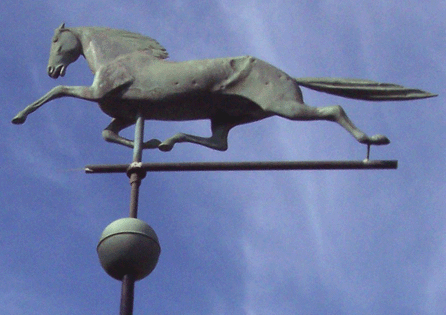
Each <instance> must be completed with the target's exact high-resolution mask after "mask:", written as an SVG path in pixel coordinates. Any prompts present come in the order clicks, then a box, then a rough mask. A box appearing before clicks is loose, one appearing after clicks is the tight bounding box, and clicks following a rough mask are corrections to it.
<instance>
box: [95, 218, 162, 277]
mask: <svg viewBox="0 0 446 315" xmlns="http://www.w3.org/2000/svg"><path fill="white" fill-rule="evenodd" d="M160 252H161V247H160V244H159V241H158V236H157V235H156V233H155V231H154V230H153V229H152V228H151V227H150V226H149V225H148V224H147V223H145V222H144V221H141V220H139V219H136V218H122V219H118V220H116V221H114V222H112V223H110V224H109V225H108V226H107V227H106V228H105V229H104V231H103V232H102V235H101V238H100V240H99V244H98V246H97V253H98V256H99V261H100V262H101V265H102V267H103V268H104V270H105V271H106V272H107V273H108V274H109V275H110V276H111V277H113V278H115V279H117V280H122V279H123V278H124V276H125V275H131V276H132V277H133V278H134V279H135V280H141V279H143V278H145V277H146V276H148V275H149V274H150V273H151V272H152V271H153V270H154V269H155V267H156V264H157V262H158V258H159V256H160Z"/></svg>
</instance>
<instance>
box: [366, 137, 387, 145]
mask: <svg viewBox="0 0 446 315" xmlns="http://www.w3.org/2000/svg"><path fill="white" fill-rule="evenodd" d="M389 143H390V140H389V139H388V138H387V137H386V136H383V135H374V136H372V137H370V144H373V145H386V144H389Z"/></svg>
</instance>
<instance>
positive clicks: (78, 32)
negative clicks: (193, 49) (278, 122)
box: [12, 24, 435, 151]
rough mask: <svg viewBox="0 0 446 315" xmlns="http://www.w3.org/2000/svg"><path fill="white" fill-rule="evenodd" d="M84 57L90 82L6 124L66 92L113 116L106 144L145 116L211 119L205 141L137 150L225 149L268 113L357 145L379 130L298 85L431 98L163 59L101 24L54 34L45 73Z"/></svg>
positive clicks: (382, 97) (245, 61)
mask: <svg viewBox="0 0 446 315" xmlns="http://www.w3.org/2000/svg"><path fill="white" fill-rule="evenodd" d="M80 55H83V56H84V57H85V59H86V60H87V62H88V65H89V67H90V69H91V71H92V72H93V73H94V80H93V84H92V85H91V86H62V85H59V86H56V87H55V88H53V89H52V90H50V91H49V92H48V93H47V94H45V95H44V96H43V97H41V98H40V99H38V100H37V101H35V102H33V103H32V104H30V105H28V106H27V107H26V108H25V109H24V110H22V111H21V112H19V113H18V114H17V115H16V116H15V117H14V119H13V120H12V122H13V123H14V124H22V123H24V122H25V120H26V118H27V116H28V115H29V114H30V113H32V112H34V111H35V110H37V109H38V108H39V107H40V106H42V105H44V104H45V103H47V102H49V101H51V100H54V99H56V98H60V97H65V96H70V97H75V98H80V99H84V100H88V101H93V102H97V103H98V104H99V107H100V108H101V110H102V111H103V112H104V113H106V114H107V115H109V116H111V117H112V118H113V119H112V121H111V123H110V124H109V125H108V126H107V127H106V128H105V130H104V131H103V132H102V136H103V137H104V139H105V140H106V141H109V142H114V143H118V144H122V145H125V146H127V147H131V148H132V147H133V145H134V144H133V141H132V140H129V139H126V138H123V137H121V136H120V135H119V132H120V131H121V130H122V129H124V128H126V127H129V126H131V125H133V124H135V122H136V116H137V114H138V113H140V114H141V115H142V116H143V117H144V119H147V120H149V119H152V120H165V121H182V120H198V119H210V121H211V129H212V135H211V137H209V138H203V137H198V136H194V135H189V134H184V133H179V134H176V135H174V136H172V137H170V138H168V139H167V140H164V141H160V140H158V139H152V140H149V141H146V142H144V143H143V149H155V148H158V149H160V150H162V151H170V150H171V149H172V148H173V146H174V145H175V144H176V143H178V142H191V143H196V144H200V145H203V146H206V147H209V148H212V149H216V150H221V151H224V150H226V149H227V147H228V144H227V138H228V133H229V131H230V130H231V128H233V127H235V126H237V125H241V124H245V123H250V122H255V121H258V120H261V119H264V118H267V117H270V116H273V115H278V116H281V117H284V118H287V119H291V120H296V121H309V120H327V121H334V122H336V123H338V124H339V125H341V126H342V127H343V128H344V129H345V130H347V131H348V132H349V133H350V134H351V135H352V136H353V137H354V138H355V139H356V140H357V141H358V142H360V143H362V144H366V145H368V146H370V145H385V144H388V143H389V140H388V139H387V137H385V136H383V135H374V136H368V135H366V134H365V133H364V132H362V131H361V130H360V129H358V128H357V127H356V126H355V125H354V124H353V122H352V121H351V120H350V119H349V118H348V117H347V115H346V113H345V112H344V110H343V109H342V107H341V106H327V107H312V106H308V105H306V104H305V103H304V101H303V98H302V92H301V90H300V88H299V86H304V87H307V88H310V89H314V90H317V91H321V92H327V93H330V94H335V95H339V96H343V97H348V98H354V99H360V100H371V101H389V100H412V99H420V98H427V97H433V96H435V94H431V93H428V92H425V91H422V90H418V89H408V88H405V87H402V86H399V85H395V84H385V83H377V82H373V81H368V80H357V79H333V78H292V77H290V76H289V75H288V74H286V73H284V72H282V71H281V70H279V69H277V68H275V67H274V66H272V65H270V64H268V63H266V62H264V61H262V60H260V59H257V58H254V57H251V56H243V57H233V58H218V59H206V60H192V61H185V62H171V61H166V60H165V59H166V58H167V57H168V54H167V52H166V50H165V48H164V47H162V46H161V45H160V44H159V43H158V42H157V41H155V40H154V39H152V38H149V37H146V36H143V35H139V34H136V33H131V32H128V31H123V30H115V29H109V28H99V27H75V28H66V27H65V24H62V25H61V26H59V27H58V28H57V29H56V30H55V33H54V36H53V39H52V45H51V51H50V58H49V62H48V75H49V76H50V77H52V78H54V79H56V78H58V77H59V76H64V75H65V73H66V70H67V67H68V65H69V64H70V63H72V62H74V61H76V60H77V59H78V57H79V56H80Z"/></svg>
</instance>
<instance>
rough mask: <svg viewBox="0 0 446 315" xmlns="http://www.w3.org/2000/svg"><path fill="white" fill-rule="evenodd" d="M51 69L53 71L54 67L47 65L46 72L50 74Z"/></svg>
mask: <svg viewBox="0 0 446 315" xmlns="http://www.w3.org/2000/svg"><path fill="white" fill-rule="evenodd" d="M53 71H54V67H51V66H49V67H48V73H49V74H52V73H53Z"/></svg>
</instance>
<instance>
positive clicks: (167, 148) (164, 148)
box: [158, 143, 173, 152]
mask: <svg viewBox="0 0 446 315" xmlns="http://www.w3.org/2000/svg"><path fill="white" fill-rule="evenodd" d="M172 148H173V144H168V143H161V144H160V145H159V146H158V149H159V150H160V151H163V152H169V151H170V150H172Z"/></svg>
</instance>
